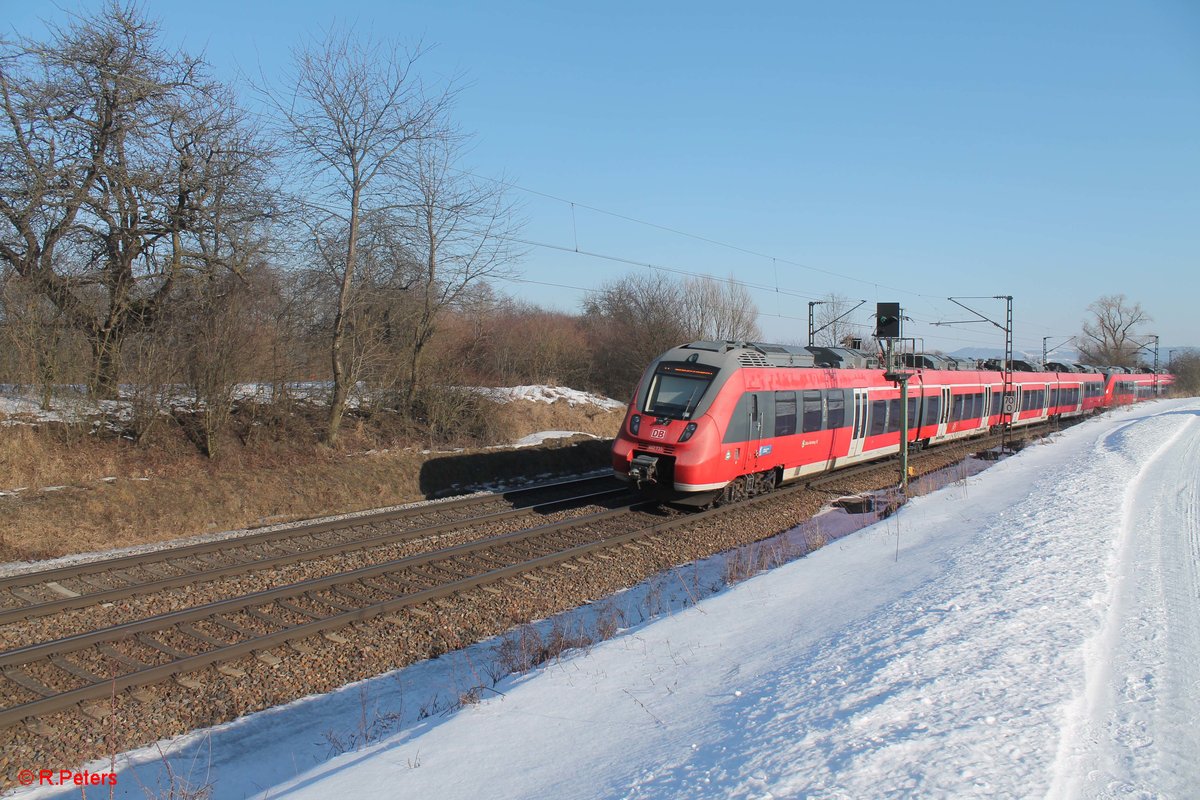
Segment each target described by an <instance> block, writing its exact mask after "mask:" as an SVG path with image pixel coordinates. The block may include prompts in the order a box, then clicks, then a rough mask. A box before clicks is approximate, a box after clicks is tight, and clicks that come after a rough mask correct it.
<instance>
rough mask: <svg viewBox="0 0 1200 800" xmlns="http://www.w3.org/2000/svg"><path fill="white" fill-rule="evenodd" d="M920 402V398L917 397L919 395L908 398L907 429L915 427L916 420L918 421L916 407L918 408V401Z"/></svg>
mask: <svg viewBox="0 0 1200 800" xmlns="http://www.w3.org/2000/svg"><path fill="white" fill-rule="evenodd" d="M920 402H921V398H919V397H910V398H908V429H909V430H912V429H913V428H915V427H917V422H918V420H917V408H918V403H920Z"/></svg>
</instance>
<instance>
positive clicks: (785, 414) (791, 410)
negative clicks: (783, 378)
mask: <svg viewBox="0 0 1200 800" xmlns="http://www.w3.org/2000/svg"><path fill="white" fill-rule="evenodd" d="M795 432H796V393H795V392H776V393H775V435H776V436H791V435H792V434H793V433H795Z"/></svg>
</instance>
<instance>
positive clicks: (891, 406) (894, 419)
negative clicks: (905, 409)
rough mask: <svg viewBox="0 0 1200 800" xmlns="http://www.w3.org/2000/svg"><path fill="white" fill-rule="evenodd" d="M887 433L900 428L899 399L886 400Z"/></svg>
mask: <svg viewBox="0 0 1200 800" xmlns="http://www.w3.org/2000/svg"><path fill="white" fill-rule="evenodd" d="M887 430H888V433H891V432H892V431H898V430H900V400H899V399H898V398H897V399H896V400H888V424H887Z"/></svg>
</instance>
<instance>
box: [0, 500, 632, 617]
mask: <svg viewBox="0 0 1200 800" xmlns="http://www.w3.org/2000/svg"><path fill="white" fill-rule="evenodd" d="M623 491H624V489H623V487H621V486H620V485H619V484H618V483H617V482H616V481H614V480H613V479H612V478H608V477H601V478H584V479H581V480H574V481H562V482H558V483H553V484H547V485H542V486H535V487H530V488H528V489H521V490H516V491H513V492H506V493H504V494H500V495H478V496H470V497H465V498H460V499H456V500H451V501H447V502H442V503H431V504H427V505H421V506H415V507H408V508H403V509H397V510H393V511H387V512H380V513H375V514H368V515H363V516H358V517H348V518H343V519H338V520H331V521H323V522H318V523H310V524H306V525H298V526H290V527H286V528H280V529H276V530H271V531H264V532H260V533H253V534H248V535H244V536H238V537H233V538H228V539H219V540H214V541H210V542H203V543H199V544H192V545H187V546H183V547H174V548H164V549H161V550H154V551H151V552H146V553H137V554H132V555H127V556H120V557H116V558H108V559H102V560H97V561H90V562H85V563H81V564H72V565H68V566H63V567H57V568H54V569H50V570H43V571H37V572H28V573H24V574H18V575H12V576H8V577H4V578H0V625H5V624H8V623H11V622H15V621H19V620H25V619H32V618H35V617H40V616H46V615H49V614H56V613H60V612H63V611H69V610H72V609H80V608H86V607H88V606H92V605H97V604H101V603H113V602H116V601H119V600H122V599H125V598H129V597H135V596H137V595H144V594H149V593H152V592H160V591H163V590H166V589H171V588H176V587H181V586H188V585H192V584H198V583H203V582H206V581H213V580H217V579H220V578H225V577H230V576H236V575H244V574H246V573H249V572H254V571H259V570H266V569H273V568H277V567H281V566H284V565H287V564H294V563H297V562H303V561H308V560H312V559H317V558H321V557H326V556H332V555H340V554H344V553H351V552H355V551H362V550H368V549H370V548H378V547H382V546H385V545H389V544H394V543H397V542H403V541H411V540H415V539H419V538H421V537H433V536H436V535H438V534H441V533H444V532H447V531H453V530H457V529H461V528H462V527H463V526H465V525H469V524H478V525H486V524H494V523H498V522H501V521H503V520H509V519H515V518H519V517H525V516H531V515H534V514H537V513H545V512H547V511H548V510H550V509H551V508H554V507H566V506H568V505H569V504H571V503H584V502H589V501H595V500H600V499H602V498H605V497H612V496H615V495H618V494H620V493H621V492H623Z"/></svg>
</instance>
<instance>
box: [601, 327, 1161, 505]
mask: <svg viewBox="0 0 1200 800" xmlns="http://www.w3.org/2000/svg"><path fill="white" fill-rule="evenodd" d="M911 373H912V377H911V378H910V379H909V382H908V408H907V412H908V425H909V431H908V439H909V441H910V442H911V446H914V447H923V446H928V445H935V444H940V443H942V442H947V441H953V440H956V439H961V438H965V437H970V436H979V435H982V434H984V433H986V432H987V431H988V430H990V429H993V428H997V427H998V426H1000V425H1002V424H1004V422H1005V421H1006V419H1005V416H1006V415H1005V408H1004V375H1003V373H1001V372H999V371H984V370H956V369H932V368H928V367H919V368H915V369H912V370H911ZM1171 382H1172V378H1171V376H1170V375H1164V374H1153V373H1149V374H1146V373H1135V374H1126V373H1122V372H1117V371H1111V372H1108V373H1074V372H1014V373H1013V374H1012V389H1011V392H1010V395H1009V396H1010V398H1011V402H1010V407H1009V409H1008V411H1009V414H1010V415H1011V422H1010V424H1011V425H1013V426H1020V425H1029V424H1033V423H1037V422H1042V421H1044V420H1048V419H1054V418H1070V417H1078V416H1081V415H1084V414H1090V413H1094V412H1096V411H1099V410H1101V409H1104V408H1108V407H1111V406H1113V405H1119V404H1122V403H1132V402H1135V401H1138V400H1143V399H1147V398H1149V397H1153V396H1156V395H1159V394H1161V393H1163V391H1164V390H1165V388H1166V387H1167V386H1169V385H1170V383H1171ZM900 403H901V399H900V388H899V386H898V385H897V384H896V383H895V382H893V381H891V380H888V379H887V378H886V377H885V376H884V370H883V369H882V368H881V367H880V365H879V364H878V362H877V361H875V360H874V359H873V358H871V357H869V356H867V355H866V354H863V353H860V352H858V351H855V350H849V349H846V348H801V347H788V346H783V345H769V344H758V343H751V342H692V343H690V344H685V345H683V346H681V347H676V348H674V349H672V350H669V351H667V352H666V353H664V354H663V355H662V356H660V357H659V358H658V359H657V360H655V361H654V362H653V363H652V364H651V365H650V366H649V367H648V368H647V370H646V372H645V374H644V375H643V376H642V380H641V382H640V383H639V385H638V387H637V391H636V392H635V393H634V398H633V402H632V403H631V404H630V407H629V410H628V412H627V413H626V415H625V421H624V423H623V424H622V426H621V432H620V433H619V434H618V436H617V438H616V441H615V443H614V445H613V470H614V472H615V474H616V476H617V477H618V478H621V479H623V480H627V481H633V482H636V483H637V484H638V485H639V486H640V487H643V488H655V489H658V490H667V491H668V492H671V490H673V494H675V495H676V496H677V497H682V498H687V497H691V498H692V499H694V500H697V501H699V502H704V501H706V500H707V499H709V498H720V499H722V500H726V501H727V500H735V499H739V498H741V497H744V496H749V495H754V494H759V493H761V492H764V491H769V490H770V489H773V488H775V487H776V486H779V485H780V484H782V483H785V482H788V481H793V480H796V479H797V478H801V477H803V476H806V475H811V474H814V473H818V472H825V471H828V470H833V469H838V468H840V467H843V466H847V465H849V464H855V463H858V462H861V461H867V460H870V459H876V458H882V457H884V456H888V455H891V454H893V453H896V452H898V451H899V449H900V426H901V408H900Z"/></svg>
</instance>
